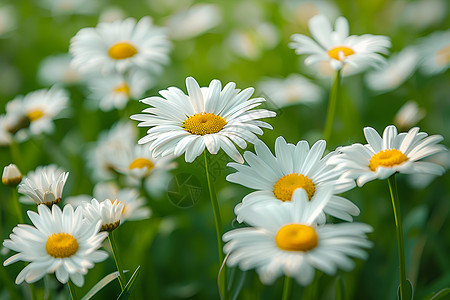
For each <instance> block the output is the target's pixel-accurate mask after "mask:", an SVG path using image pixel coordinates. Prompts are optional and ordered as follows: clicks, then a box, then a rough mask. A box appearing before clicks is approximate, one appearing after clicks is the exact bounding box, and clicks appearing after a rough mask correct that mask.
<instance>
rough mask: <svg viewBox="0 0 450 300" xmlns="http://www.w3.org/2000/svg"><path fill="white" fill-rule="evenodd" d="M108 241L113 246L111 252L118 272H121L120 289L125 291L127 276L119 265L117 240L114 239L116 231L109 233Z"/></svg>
mask: <svg viewBox="0 0 450 300" xmlns="http://www.w3.org/2000/svg"><path fill="white" fill-rule="evenodd" d="M108 240H109V244H110V245H111V250H112V254H113V257H114V261H115V263H116V268H117V271H119V284H120V289H121V290H122V291H123V289H124V287H125V275H124V273H123V269H122V268H121V267H120V263H119V252H118V251H117V245H116V240H115V238H114V230H113V231H110V232H109V234H108Z"/></svg>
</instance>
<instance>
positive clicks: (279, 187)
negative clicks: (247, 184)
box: [273, 173, 316, 202]
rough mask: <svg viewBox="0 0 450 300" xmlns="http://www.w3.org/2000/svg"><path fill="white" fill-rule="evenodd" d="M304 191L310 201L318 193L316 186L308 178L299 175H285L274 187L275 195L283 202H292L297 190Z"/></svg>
mask: <svg viewBox="0 0 450 300" xmlns="http://www.w3.org/2000/svg"><path fill="white" fill-rule="evenodd" d="M300 188H301V189H304V190H305V191H306V194H307V195H308V198H309V200H311V198H312V196H314V193H315V192H316V186H315V185H314V183H313V182H312V180H311V179H309V178H308V177H307V176H304V175H302V174H298V173H292V174H288V175H285V176H283V177H281V178H280V179H278V181H277V182H276V183H275V184H274V185H273V195H274V196H275V198H277V199H279V200H281V201H283V202H284V201H291V199H292V194H293V193H294V191H295V190H296V189H300Z"/></svg>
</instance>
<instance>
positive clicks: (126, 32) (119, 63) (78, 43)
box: [70, 17, 170, 74]
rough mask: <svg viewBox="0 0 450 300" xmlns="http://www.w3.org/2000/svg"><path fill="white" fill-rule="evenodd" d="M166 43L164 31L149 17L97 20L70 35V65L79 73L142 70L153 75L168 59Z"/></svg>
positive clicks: (159, 70) (168, 48)
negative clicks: (94, 23) (93, 24)
mask: <svg viewBox="0 0 450 300" xmlns="http://www.w3.org/2000/svg"><path fill="white" fill-rule="evenodd" d="M169 50H170V43H169V41H168V39H167V34H166V30H165V29H164V28H160V27H156V26H154V25H153V21H152V19H151V18H150V17H144V18H142V19H141V20H139V22H137V23H136V20H135V19H133V18H128V19H126V20H124V21H120V20H118V21H114V22H112V23H107V22H105V23H99V24H98V25H97V27H95V28H83V29H81V30H80V31H78V33H77V34H76V35H75V36H74V37H73V38H72V40H71V44H70V53H71V54H72V55H73V60H72V65H73V66H74V67H75V68H76V69H77V70H79V71H80V72H81V73H93V74H96V73H97V74H98V72H99V71H100V72H102V73H103V74H105V73H112V72H114V71H118V72H120V73H123V72H126V71H130V70H132V69H136V68H137V69H142V70H146V71H149V72H152V73H155V74H159V73H161V71H162V66H163V65H165V64H167V63H168V62H169V56H168V53H169Z"/></svg>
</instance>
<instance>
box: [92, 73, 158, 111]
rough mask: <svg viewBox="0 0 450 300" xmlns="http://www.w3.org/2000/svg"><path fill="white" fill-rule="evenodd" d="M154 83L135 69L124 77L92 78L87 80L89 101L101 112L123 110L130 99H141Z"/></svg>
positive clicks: (146, 75) (113, 75) (116, 75)
mask: <svg viewBox="0 0 450 300" xmlns="http://www.w3.org/2000/svg"><path fill="white" fill-rule="evenodd" d="M155 83H156V80H155V79H154V78H152V77H150V75H148V74H147V72H144V71H141V70H136V69H135V70H132V71H130V72H129V73H128V74H126V75H121V74H108V75H105V76H93V77H92V78H91V79H90V80H88V88H89V90H90V92H91V95H89V101H90V102H91V104H92V105H93V106H95V107H100V109H101V110H103V111H108V110H112V109H123V108H124V107H125V106H126V104H127V103H128V101H129V100H130V99H138V98H141V97H142V96H143V95H144V93H145V91H147V90H148V89H150V88H152V87H153V85H154V84H155Z"/></svg>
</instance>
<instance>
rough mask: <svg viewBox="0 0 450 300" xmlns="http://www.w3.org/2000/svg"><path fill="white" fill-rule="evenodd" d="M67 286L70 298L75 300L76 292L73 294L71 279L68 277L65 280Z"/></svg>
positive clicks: (73, 288)
mask: <svg viewBox="0 0 450 300" xmlns="http://www.w3.org/2000/svg"><path fill="white" fill-rule="evenodd" d="M67 286H68V287H69V293H70V298H71V299H72V300H77V299H78V298H77V294H75V287H74V286H73V284H72V281H70V279H69V281H67Z"/></svg>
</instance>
